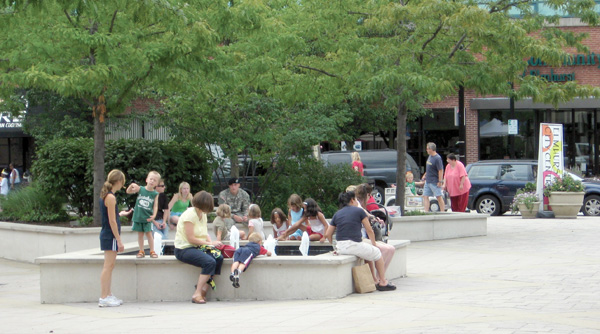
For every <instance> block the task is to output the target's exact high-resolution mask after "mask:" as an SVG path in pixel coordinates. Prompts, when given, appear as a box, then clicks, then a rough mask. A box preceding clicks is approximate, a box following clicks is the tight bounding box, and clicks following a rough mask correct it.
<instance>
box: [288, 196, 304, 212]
mask: <svg viewBox="0 0 600 334" xmlns="http://www.w3.org/2000/svg"><path fill="white" fill-rule="evenodd" d="M292 205H295V206H296V207H297V208H299V209H300V208H302V197H300V195H298V194H292V195H291V196H290V198H288V208H290V209H291V208H292Z"/></svg>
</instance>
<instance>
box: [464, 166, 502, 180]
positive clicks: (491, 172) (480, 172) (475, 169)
mask: <svg viewBox="0 0 600 334" xmlns="http://www.w3.org/2000/svg"><path fill="white" fill-rule="evenodd" d="M499 168H500V166H498V165H475V166H472V167H471V169H470V170H469V179H471V180H495V179H496V178H497V177H498V169H499Z"/></svg>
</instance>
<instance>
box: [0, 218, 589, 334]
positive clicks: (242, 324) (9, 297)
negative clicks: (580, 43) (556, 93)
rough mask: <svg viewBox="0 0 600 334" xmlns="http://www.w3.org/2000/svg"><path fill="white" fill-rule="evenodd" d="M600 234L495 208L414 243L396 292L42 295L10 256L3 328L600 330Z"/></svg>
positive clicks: (30, 270) (1, 293) (3, 277)
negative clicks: (495, 212)
mask: <svg viewBox="0 0 600 334" xmlns="http://www.w3.org/2000/svg"><path fill="white" fill-rule="evenodd" d="M599 236H600V219H599V218H591V217H583V216H579V217H578V218H577V219H576V220H562V221H559V220H552V219H548V220H542V219H533V220H524V219H521V218H520V217H519V216H503V217H493V218H490V219H489V220H488V236H486V237H474V238H462V239H452V240H439V241H428V242H416V243H412V244H411V245H410V246H409V250H408V277H407V278H403V279H398V280H395V281H394V282H395V283H396V285H397V286H398V290H396V291H394V292H374V293H371V294H365V295H357V294H353V295H350V296H348V297H346V298H342V299H337V300H320V301H319V300H317V301H314V300H313V301H306V300H301V301H287V302H281V301H275V302H274V301H243V302H209V303H208V304H207V305H194V304H191V303H168V302H163V303H133V304H131V303H126V304H124V305H123V306H121V307H118V308H110V309H100V308H98V306H97V304H66V305H43V304H40V303H39V270H38V268H37V266H35V265H31V264H24V263H18V262H11V261H6V260H0V273H1V274H0V314H2V321H0V333H83V332H85V333H107V332H116V333H188V332H199V333H218V332H220V333H231V332H232V331H237V332H240V333H281V332H309V333H332V332H333V333H338V332H344V333H363V332H377V333H600V247H599V246H598V239H599ZM98 273H100V268H99V269H98ZM323 279H327V277H323ZM113 284H118V282H113ZM159 284H161V283H160V282H157V286H159ZM282 284H285V282H282ZM219 288H220V289H228V288H232V287H229V286H224V287H221V286H220V287H219ZM90 289H97V290H99V287H96V286H90Z"/></svg>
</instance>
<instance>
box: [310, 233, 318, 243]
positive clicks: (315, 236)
mask: <svg viewBox="0 0 600 334" xmlns="http://www.w3.org/2000/svg"><path fill="white" fill-rule="evenodd" d="M308 239H309V240H310V241H319V240H321V236H320V235H318V234H316V233H315V234H311V235H310V236H309V237H308Z"/></svg>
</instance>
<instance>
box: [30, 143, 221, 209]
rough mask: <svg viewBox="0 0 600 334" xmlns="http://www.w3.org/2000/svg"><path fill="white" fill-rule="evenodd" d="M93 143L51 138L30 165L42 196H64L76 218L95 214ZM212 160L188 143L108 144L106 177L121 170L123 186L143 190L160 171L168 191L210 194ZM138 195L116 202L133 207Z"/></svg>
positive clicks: (201, 149)
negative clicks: (182, 188) (185, 187)
mask: <svg viewBox="0 0 600 334" xmlns="http://www.w3.org/2000/svg"><path fill="white" fill-rule="evenodd" d="M92 153H93V141H92V140H91V139H86V138H74V139H55V140H52V141H50V142H48V143H46V144H44V145H43V146H42V147H40V148H39V149H38V151H37V159H36V161H35V162H34V164H33V166H32V173H33V176H34V179H36V180H37V181H38V182H39V185H40V188H41V189H43V190H44V191H46V192H48V193H50V194H53V195H57V196H62V197H63V198H66V199H67V202H68V203H69V204H70V206H71V207H72V208H73V210H74V211H75V212H76V213H77V214H78V215H79V216H90V215H91V214H92V211H93V205H94V200H95V199H94V198H93V181H92V177H93V157H92ZM209 161H210V155H209V153H208V152H207V151H206V149H205V148H203V147H200V146H197V145H195V144H191V143H182V142H164V141H146V140H142V139H123V140H117V141H107V142H106V156H105V166H104V168H105V172H106V173H108V172H109V171H110V170H112V169H120V170H122V171H123V173H125V177H126V178H127V184H130V183H131V182H136V183H138V184H140V185H144V184H145V182H146V176H147V175H148V172H149V171H151V170H156V171H158V172H159V173H160V174H161V176H162V177H163V178H164V179H165V184H167V187H168V188H169V189H173V190H174V189H177V188H178V186H179V183H181V182H182V181H186V182H188V183H190V185H191V187H192V189H193V190H194V191H198V190H201V189H208V186H209V184H210V181H211V180H210V176H211V166H210V163H209ZM135 198H136V196H129V195H126V194H125V192H124V191H122V192H119V193H117V203H125V204H126V205H128V206H130V207H133V203H134V202H135Z"/></svg>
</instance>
